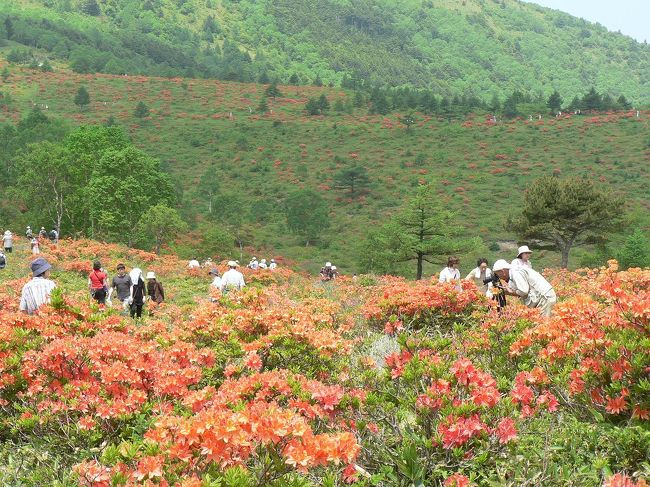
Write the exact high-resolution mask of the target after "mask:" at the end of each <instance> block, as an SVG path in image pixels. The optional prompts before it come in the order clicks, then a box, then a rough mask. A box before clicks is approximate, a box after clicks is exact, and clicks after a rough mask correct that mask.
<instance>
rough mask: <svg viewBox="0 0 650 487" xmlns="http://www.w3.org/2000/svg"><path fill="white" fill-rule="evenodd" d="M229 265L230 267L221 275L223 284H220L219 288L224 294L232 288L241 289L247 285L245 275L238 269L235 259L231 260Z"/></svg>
mask: <svg viewBox="0 0 650 487" xmlns="http://www.w3.org/2000/svg"><path fill="white" fill-rule="evenodd" d="M228 267H229V269H228V270H227V271H226V272H224V273H223V276H221V284H220V286H219V289H221V292H222V293H224V294H226V293H228V292H229V291H232V290H237V291H240V290H241V289H243V288H244V287H245V286H246V283H245V282H244V275H243V274H242V273H241V272H239V271H238V270H237V262H236V261H234V260H231V261H229V262H228Z"/></svg>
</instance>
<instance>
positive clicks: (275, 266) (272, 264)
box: [269, 259, 278, 271]
mask: <svg viewBox="0 0 650 487" xmlns="http://www.w3.org/2000/svg"><path fill="white" fill-rule="evenodd" d="M277 268H278V264H277V262H275V259H271V263H270V264H269V269H270V270H272V271H273V270H275V269H277Z"/></svg>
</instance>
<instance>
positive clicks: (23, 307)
mask: <svg viewBox="0 0 650 487" xmlns="http://www.w3.org/2000/svg"><path fill="white" fill-rule="evenodd" d="M51 268H52V266H51V265H50V264H49V262H48V261H46V260H45V259H43V258H42V257H39V258H38V259H36V260H34V261H33V262H32V264H31V270H32V275H33V277H32V280H31V281H29V282H28V283H27V284H25V285H24V286H23V291H22V294H21V296H20V306H19V309H20V311H22V312H23V313H27V314H30V315H32V314H34V313H35V312H36V311H37V310H38V308H40V307H41V306H42V305H44V304H46V303H49V302H50V294H51V293H52V290H53V289H54V288H55V287H56V284H55V283H54V281H51V280H50V279H49V277H50V269H51Z"/></svg>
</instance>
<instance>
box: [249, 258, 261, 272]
mask: <svg viewBox="0 0 650 487" xmlns="http://www.w3.org/2000/svg"><path fill="white" fill-rule="evenodd" d="M259 267H260V263H259V262H257V257H253V258H252V259H251V261H250V262H249V263H248V268H249V269H253V270H254V271H256V270H257V269H259Z"/></svg>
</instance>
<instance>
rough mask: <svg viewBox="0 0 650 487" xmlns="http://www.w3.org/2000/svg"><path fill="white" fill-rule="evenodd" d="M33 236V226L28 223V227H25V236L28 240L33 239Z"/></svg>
mask: <svg viewBox="0 0 650 487" xmlns="http://www.w3.org/2000/svg"><path fill="white" fill-rule="evenodd" d="M33 236H34V234H33V233H32V227H30V226H29V225H27V229H25V237H26V238H27V240H31V239H32V237H33Z"/></svg>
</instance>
